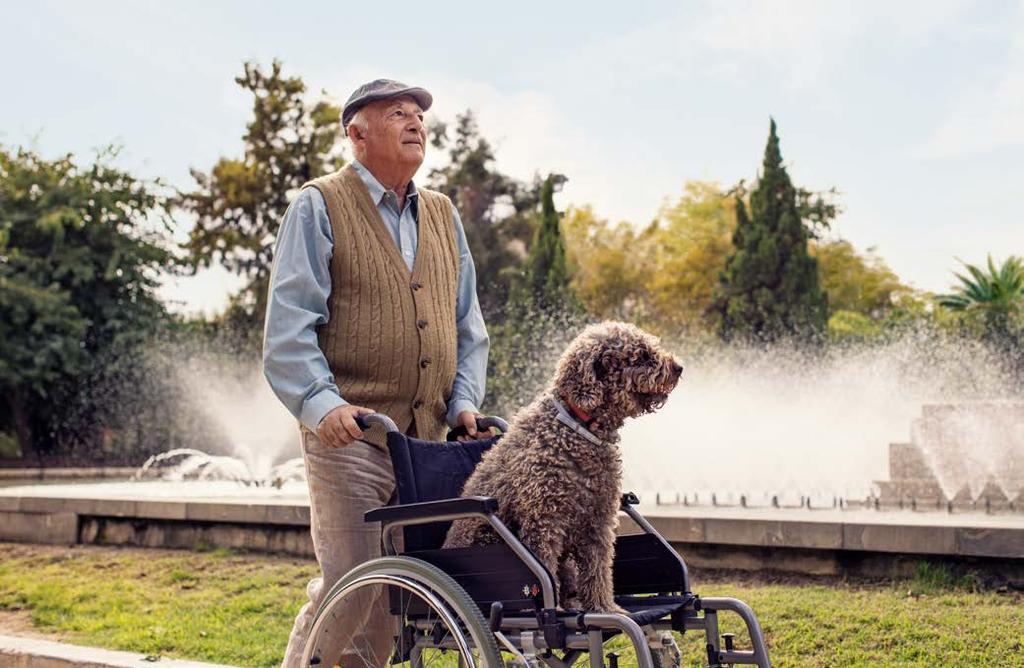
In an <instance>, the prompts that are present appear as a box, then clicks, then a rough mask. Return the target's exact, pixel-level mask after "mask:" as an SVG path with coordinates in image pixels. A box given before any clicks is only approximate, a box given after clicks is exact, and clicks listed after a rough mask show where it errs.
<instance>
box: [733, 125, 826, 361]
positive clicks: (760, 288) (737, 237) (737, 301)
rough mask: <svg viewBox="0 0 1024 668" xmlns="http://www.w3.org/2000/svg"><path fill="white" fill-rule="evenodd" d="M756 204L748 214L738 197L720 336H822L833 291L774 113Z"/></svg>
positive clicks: (752, 197) (752, 199)
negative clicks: (823, 275)
mask: <svg viewBox="0 0 1024 668" xmlns="http://www.w3.org/2000/svg"><path fill="white" fill-rule="evenodd" d="M750 210H751V213H750V215H749V216H748V214H747V209H746V206H744V204H743V201H742V199H740V198H737V200H736V231H735V233H734V234H733V246H734V251H733V253H732V255H730V256H729V258H728V260H727V261H726V266H725V270H724V271H723V272H722V275H721V282H720V285H719V289H718V292H717V299H716V302H715V305H714V307H713V310H714V311H715V312H716V313H717V314H718V315H719V317H720V318H721V321H720V325H719V330H718V331H719V336H721V337H722V338H723V339H724V340H727V341H728V340H732V339H736V338H743V339H749V340H755V341H761V342H771V341H775V340H778V339H782V338H791V337H795V338H797V339H801V340H813V339H817V338H819V337H820V336H821V335H822V334H823V333H824V330H825V325H826V320H827V317H828V298H827V295H826V294H825V293H824V292H822V291H821V288H820V286H819V283H818V266H817V262H816V261H815V259H814V258H812V257H811V256H810V255H809V254H808V251H807V241H808V237H809V233H808V231H807V228H806V227H805V224H804V221H803V220H802V216H801V211H800V209H799V206H798V198H797V189H796V188H794V186H793V184H792V182H791V181H790V179H789V175H788V174H787V173H786V169H785V167H784V166H783V164H782V154H781V152H780V150H779V138H778V135H777V134H776V127H775V120H774V119H773V120H772V121H771V126H770V131H769V135H768V144H767V146H766V148H765V154H764V161H763V164H762V173H761V175H760V178H759V179H758V183H757V186H756V187H755V188H754V190H753V192H752V193H751V195H750Z"/></svg>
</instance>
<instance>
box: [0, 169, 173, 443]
mask: <svg viewBox="0 0 1024 668" xmlns="http://www.w3.org/2000/svg"><path fill="white" fill-rule="evenodd" d="M114 155H115V154H114V152H113V151H110V150H108V151H106V152H104V153H101V154H100V156H99V158H98V159H97V161H96V162H95V163H94V164H92V165H89V166H86V167H79V166H77V165H76V164H75V163H74V161H73V160H72V158H71V156H66V157H63V158H60V159H57V160H53V161H48V160H45V159H43V158H41V157H40V156H38V155H36V154H34V153H32V152H29V151H25V150H18V151H17V152H16V153H11V152H7V151H2V150H0V230H2V234H0V244H2V245H0V393H2V395H3V398H4V404H5V413H6V415H5V416H3V418H4V419H3V424H0V428H2V427H4V426H11V427H13V428H14V430H15V432H16V433H17V435H18V440H19V443H20V445H21V449H22V451H23V452H24V453H26V454H27V453H31V452H34V451H36V450H37V449H38V448H43V449H54V448H55V447H57V446H58V445H64V446H67V447H71V446H72V445H74V444H75V443H83V442H86V443H87V442H90V441H95V439H96V438H98V431H99V430H101V429H102V428H103V426H104V425H103V421H104V419H105V417H106V414H105V411H104V406H103V405H102V404H100V403H98V401H99V398H98V397H93V396H91V393H90V392H87V391H86V388H87V387H88V386H90V385H92V384H94V383H96V382H97V380H98V379H99V378H101V377H102V376H104V375H106V374H109V373H111V369H110V368H108V366H107V363H108V362H110V361H111V360H114V359H118V360H120V361H121V364H122V366H124V365H128V364H130V363H131V357H130V356H131V354H132V353H133V352H134V351H135V350H136V349H137V348H138V347H139V346H140V345H142V344H143V342H144V341H146V339H147V338H148V337H149V336H150V335H151V333H152V332H153V331H155V330H156V329H157V328H158V327H159V325H160V323H161V322H163V319H164V316H165V312H164V309H163V306H162V305H161V304H160V303H159V302H158V301H157V300H156V298H155V296H154V294H153V293H154V290H155V288H156V285H157V279H156V274H157V270H159V269H162V268H166V267H168V266H170V264H171V262H172V258H171V255H170V253H169V252H168V251H167V249H166V248H165V247H164V246H163V243H162V237H161V234H160V231H166V221H165V220H164V219H163V217H162V213H161V212H162V211H163V202H162V200H161V198H160V197H159V196H158V195H157V194H155V191H154V186H152V185H150V184H146V183H143V182H141V181H139V180H137V179H135V178H134V177H132V176H131V175H129V174H127V173H125V172H122V171H119V170H117V169H114V168H113V167H111V166H110V164H109V162H110V160H111V159H112V158H113V157H114ZM161 225H163V229H162V230H161ZM154 226H156V229H154ZM72 418H73V419H72ZM79 418H81V419H79Z"/></svg>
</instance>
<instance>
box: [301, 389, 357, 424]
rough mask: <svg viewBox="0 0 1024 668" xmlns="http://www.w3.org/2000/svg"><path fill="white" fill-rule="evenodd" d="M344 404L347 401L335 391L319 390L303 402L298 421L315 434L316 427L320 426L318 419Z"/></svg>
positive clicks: (346, 403)
mask: <svg viewBox="0 0 1024 668" xmlns="http://www.w3.org/2000/svg"><path fill="white" fill-rule="evenodd" d="M346 405H348V402H347V401H345V400H344V399H342V398H341V396H340V395H338V394H337V393H336V392H333V391H331V390H321V391H320V392H318V393H317V394H314V395H313V396H311V397H310V398H309V399H306V401H304V402H303V404H302V414H301V415H299V422H301V423H302V424H303V425H305V427H306V429H309V430H310V431H312V432H313V433H314V434H315V433H316V429H317V427H319V426H320V421H321V420H323V419H324V416H325V415H327V414H328V413H330V412H331V411H333V410H334V409H335V408H337V407H338V406H346Z"/></svg>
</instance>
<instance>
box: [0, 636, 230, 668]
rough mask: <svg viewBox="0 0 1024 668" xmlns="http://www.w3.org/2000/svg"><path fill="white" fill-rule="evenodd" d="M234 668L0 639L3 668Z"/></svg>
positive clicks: (61, 644)
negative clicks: (151, 667)
mask: <svg viewBox="0 0 1024 668" xmlns="http://www.w3.org/2000/svg"><path fill="white" fill-rule="evenodd" d="M153 665H156V666H162V667H163V668H231V667H230V666H222V665H218V664H213V663H202V662H199V661H183V660H181V659H158V660H154V659H152V658H147V657H146V655H145V654H135V653H133V652H114V651H112V650H108V649H96V648H94V647H81V646H79V645H67V644H64V643H59V642H52V641H50V640H37V639H34V638H19V637H15V636H4V635H0V666H2V667H3V668H145V667H146V666H153Z"/></svg>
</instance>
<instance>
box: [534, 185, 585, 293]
mask: <svg viewBox="0 0 1024 668" xmlns="http://www.w3.org/2000/svg"><path fill="white" fill-rule="evenodd" d="M564 181H565V179H564V177H558V176H555V175H549V176H548V177H547V178H546V179H544V185H543V186H542V187H541V191H540V192H541V195H540V206H541V210H540V222H539V225H538V226H537V231H536V233H535V235H534V237H533V245H532V246H531V247H530V255H529V256H528V257H527V258H526V263H525V268H524V271H523V287H524V288H525V290H526V292H527V294H528V296H529V298H530V299H531V300H532V301H533V303H534V305H535V306H536V308H537V309H539V310H541V311H544V312H549V311H555V312H559V311H578V310H579V309H580V304H579V302H578V300H577V299H576V296H575V294H573V291H572V286H571V284H570V281H571V277H570V275H569V267H568V264H567V263H566V260H565V241H564V240H563V238H562V232H561V228H560V220H561V214H559V213H558V212H557V211H555V200H554V196H555V187H556V184H561V183H562V182H564Z"/></svg>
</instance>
